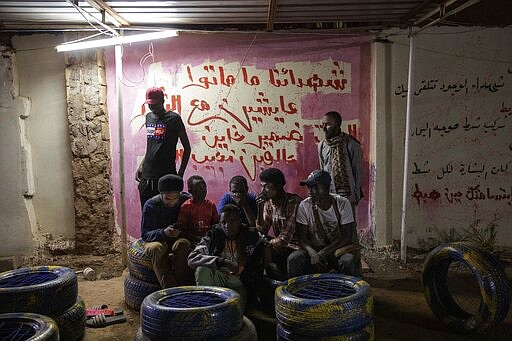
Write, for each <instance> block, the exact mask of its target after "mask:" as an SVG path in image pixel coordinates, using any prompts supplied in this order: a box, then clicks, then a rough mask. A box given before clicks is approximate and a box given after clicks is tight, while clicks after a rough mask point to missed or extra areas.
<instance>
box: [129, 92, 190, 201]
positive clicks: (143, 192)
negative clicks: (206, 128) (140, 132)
mask: <svg viewBox="0 0 512 341" xmlns="http://www.w3.org/2000/svg"><path fill="white" fill-rule="evenodd" d="M164 101H165V100H164V92H163V90H162V89H161V88H158V87H152V88H149V89H147V91H146V103H147V104H148V106H149V109H150V110H151V112H149V113H148V114H147V115H146V131H147V144H146V155H145V156H144V159H143V160H142V162H141V163H140V165H139V167H138V169H137V172H136V175H135V179H136V180H137V181H138V182H139V186H138V187H139V195H140V206H141V207H144V203H145V202H146V200H148V199H149V198H151V197H153V196H155V195H157V194H158V179H159V178H160V177H162V176H164V175H166V174H177V175H179V176H180V177H182V178H183V174H184V173H185V169H186V168H187V164H188V160H189V158H190V153H191V148H190V142H189V140H188V136H187V132H186V130H185V125H184V124H183V121H182V120H181V116H180V115H178V114H177V113H175V112H172V111H166V110H165V107H164ZM178 139H179V140H180V141H181V144H182V146H183V157H182V159H181V164H180V168H179V170H178V171H176V145H177V143H178Z"/></svg>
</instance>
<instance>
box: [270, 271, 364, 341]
mask: <svg viewBox="0 0 512 341" xmlns="http://www.w3.org/2000/svg"><path fill="white" fill-rule="evenodd" d="M275 310H276V318H277V321H278V324H277V328H276V335H277V339H278V340H282V341H285V340H286V341H302V340H304V341H305V340H313V339H315V340H350V341H354V340H373V337H374V331H373V297H372V295H371V288H370V285H369V284H368V283H367V282H365V281H363V280H361V279H359V278H356V277H352V276H345V275H340V274H332V273H326V274H315V275H306V276H300V277H295V278H292V279H289V280H288V282H287V284H286V285H283V286H280V287H278V288H277V289H276V292H275Z"/></svg>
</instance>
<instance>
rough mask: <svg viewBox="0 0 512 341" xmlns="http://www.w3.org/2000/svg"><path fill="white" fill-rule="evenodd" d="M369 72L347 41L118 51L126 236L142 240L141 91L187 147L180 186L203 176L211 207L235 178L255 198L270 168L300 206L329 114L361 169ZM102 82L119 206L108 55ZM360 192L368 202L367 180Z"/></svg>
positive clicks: (219, 41)
mask: <svg viewBox="0 0 512 341" xmlns="http://www.w3.org/2000/svg"><path fill="white" fill-rule="evenodd" d="M269 37H270V36H269ZM369 64H370V53H369V43H368V42H367V39H365V38H355V37H346V38H344V39H343V38H340V37H334V36H327V37H322V36H319V37H311V36H285V37H278V38H276V37H275V36H273V37H271V38H268V37H267V38H265V36H262V37H258V36H257V35H249V34H244V35H242V36H240V35H236V36H233V35H227V34H220V35H217V34H216V35H211V36H208V35H193V34H185V35H182V36H180V37H178V38H176V39H168V40H165V41H160V42H155V43H149V44H144V43H142V44H138V45H136V46H130V47H125V48H124V51H123V70H124V74H123V80H122V83H123V88H122V92H123V102H122V104H123V111H124V127H123V129H124V130H123V131H124V135H125V144H124V152H125V154H124V158H125V172H126V174H125V184H126V201H125V204H126V207H127V230H128V233H129V235H130V236H132V237H134V238H137V237H138V236H139V235H140V205H139V199H138V192H137V188H136V182H135V180H134V174H135V169H136V167H137V165H138V163H139V161H140V160H141V158H142V157H143V156H144V153H145V145H146V141H145V134H146V131H145V127H144V122H145V114H146V112H147V111H148V108H147V106H145V105H144V100H145V90H146V88H147V87H149V86H158V87H161V88H162V89H164V92H165V93H166V105H167V108H168V109H169V110H173V111H175V112H178V113H179V114H180V115H181V117H182V119H183V122H184V123H185V126H186V128H187V132H188V135H189V139H190V142H191V145H192V155H191V159H190V162H189V164H188V168H187V171H186V173H185V179H186V178H187V177H188V176H190V175H193V174H199V175H201V176H203V177H204V178H205V180H206V182H207V184H208V196H207V197H208V198H210V199H211V200H213V201H214V202H218V200H219V199H220V197H221V195H222V194H223V193H224V192H226V191H227V189H228V182H229V179H230V178H231V177H232V176H234V175H243V176H245V177H246V178H247V179H248V181H249V186H250V189H251V191H253V192H255V193H258V192H259V191H260V187H259V178H258V175H259V173H260V172H261V170H262V169H265V168H269V167H276V168H279V169H281V170H282V171H283V173H284V174H285V176H286V179H287V185H286V187H285V189H286V190H287V191H289V192H295V193H298V194H299V195H301V196H303V197H305V196H306V195H307V193H306V191H305V189H304V188H302V187H300V186H299V181H300V180H302V179H304V178H306V177H307V175H308V174H309V173H310V172H311V171H312V170H314V169H317V168H318V157H317V152H316V148H317V143H318V142H319V141H320V140H321V139H323V132H322V131H321V127H320V122H321V118H322V117H323V114H324V113H325V112H327V111H330V110H337V111H340V112H341V113H342V115H343V117H344V119H345V121H344V130H345V131H347V132H349V133H351V134H352V135H354V136H355V137H357V138H358V139H359V141H361V143H362V147H363V151H364V155H365V165H366V166H367V169H368V150H369V110H370V104H369V103H370V102H369V100H370V98H369V94H370V80H369V70H370V65H369ZM107 74H108V80H107V81H108V97H109V113H110V121H111V122H110V123H111V133H112V140H113V141H114V143H113V151H114V152H113V160H112V161H113V171H114V178H113V185H114V192H115V195H116V203H117V204H118V205H119V200H120V198H119V195H118V194H117V193H118V192H119V191H118V190H116V188H119V167H118V165H117V164H118V162H119V161H118V151H119V146H118V144H117V142H116V141H117V140H118V138H117V136H118V134H117V129H118V128H117V121H118V120H117V109H116V108H117V106H116V103H115V78H114V77H115V74H114V62H113V52H112V51H110V53H108V54H107ZM181 153H182V150H179V151H178V158H179V156H180V154H181ZM177 162H178V165H179V162H180V160H178V161H177ZM364 188H365V194H366V195H367V194H368V193H369V190H368V179H367V177H366V179H365V182H364ZM368 199H369V198H368V197H366V198H364V199H363V201H362V202H361V203H360V205H359V207H358V223H359V228H360V229H361V232H362V233H365V235H371V231H368V226H369V223H368ZM117 207H119V206H117Z"/></svg>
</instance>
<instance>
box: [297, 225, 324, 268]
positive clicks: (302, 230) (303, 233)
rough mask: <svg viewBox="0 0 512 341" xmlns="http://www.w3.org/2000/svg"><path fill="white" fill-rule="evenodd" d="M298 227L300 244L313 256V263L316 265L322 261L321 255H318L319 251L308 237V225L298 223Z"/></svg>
mask: <svg viewBox="0 0 512 341" xmlns="http://www.w3.org/2000/svg"><path fill="white" fill-rule="evenodd" d="M296 229H297V235H298V237H299V244H300V246H301V247H302V248H303V249H304V250H306V252H307V253H308V255H309V257H310V258H311V264H313V265H315V264H318V263H320V256H319V255H318V252H316V250H315V249H314V248H313V246H312V245H311V241H310V240H309V238H308V226H307V225H304V224H301V223H297V226H296Z"/></svg>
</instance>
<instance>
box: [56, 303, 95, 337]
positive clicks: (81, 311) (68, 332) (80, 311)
mask: <svg viewBox="0 0 512 341" xmlns="http://www.w3.org/2000/svg"><path fill="white" fill-rule="evenodd" d="M51 318H52V319H53V320H54V321H55V323H57V326H58V327H59V334H60V339H61V340H66V341H68V340H69V341H76V340H81V339H82V338H83V336H84V334H85V327H86V321H87V316H86V315H85V302H84V301H83V300H82V298H81V297H80V296H78V298H77V300H76V302H75V304H74V305H72V306H71V307H70V308H69V309H68V310H66V311H65V312H64V313H62V314H61V315H58V316H52V317H51Z"/></svg>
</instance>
